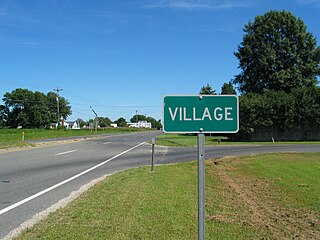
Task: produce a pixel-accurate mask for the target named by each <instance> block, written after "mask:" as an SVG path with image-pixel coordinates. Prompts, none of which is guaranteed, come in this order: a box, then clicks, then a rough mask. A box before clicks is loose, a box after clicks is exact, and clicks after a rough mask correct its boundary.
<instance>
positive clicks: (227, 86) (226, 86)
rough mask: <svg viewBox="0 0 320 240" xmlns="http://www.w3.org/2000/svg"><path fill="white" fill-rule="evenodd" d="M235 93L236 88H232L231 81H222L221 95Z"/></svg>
mask: <svg viewBox="0 0 320 240" xmlns="http://www.w3.org/2000/svg"><path fill="white" fill-rule="evenodd" d="M235 94H237V92H236V90H234V88H233V85H232V83H231V82H229V83H224V84H223V86H222V87H221V95H235Z"/></svg>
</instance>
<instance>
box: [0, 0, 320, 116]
mask: <svg viewBox="0 0 320 240" xmlns="http://www.w3.org/2000/svg"><path fill="white" fill-rule="evenodd" d="M275 9H278V10H287V11H290V12H292V13H293V14H294V15H295V16H297V17H300V18H302V19H303V20H304V22H305V24H306V25H307V27H308V31H310V32H312V33H313V34H314V35H315V37H316V38H317V40H318V45H319V41H320V40H319V39H320V28H319V23H320V14H319V12H320V0H290V1H285V0H284V1H279V0H272V1H253V0H247V1H246V0H244V1H233V0H230V1H228V0H226V1H223V0H221V1H214V0H149V1H147V0H130V1H129V0H126V1H125V0H121V1H119V0H118V1H116V0H114V1H113V0H108V1H103V0H101V1H98V0H97V1H83V0H61V1H59V0H48V1H43V0H32V1H22V0H20V1H16V0H0V49H1V50H0V97H1V98H2V97H3V94H5V93H6V92H11V91H12V90H14V89H16V88H27V89H29V90H32V91H41V92H44V93H47V92H49V91H52V90H53V89H54V88H57V87H59V88H62V89H63V91H61V96H63V97H65V98H66V99H67V100H68V101H69V102H70V103H71V106H72V110H73V114H72V115H71V116H70V117H69V120H75V119H77V118H82V119H85V120H87V119H89V118H93V117H94V115H93V113H92V111H91V109H90V107H89V106H92V107H93V108H94V109H95V111H96V112H97V113H98V114H99V115H100V116H103V117H109V118H111V119H112V120H116V119H117V118H119V117H124V118H126V119H127V120H129V119H130V118H131V117H132V116H133V115H134V114H135V113H136V110H138V113H139V114H145V115H148V116H152V117H154V118H156V119H160V118H161V116H162V99H163V96H164V95H168V94H198V92H199V90H200V88H201V86H203V85H206V84H207V83H209V84H210V85H211V86H212V87H213V88H214V89H217V91H218V92H219V91H220V90H221V86H222V84H223V83H224V82H229V81H230V80H231V79H232V78H233V76H234V75H236V74H237V73H239V69H238V61H237V59H236V58H235V57H234V55H233V52H234V51H236V50H237V46H238V45H239V44H240V42H241V41H242V36H243V27H244V25H245V24H246V23H248V21H250V20H251V21H252V20H253V19H254V17H255V16H257V15H262V14H264V13H265V12H267V11H269V10H275ZM0 103H1V101H0Z"/></svg>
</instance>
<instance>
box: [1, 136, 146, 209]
mask: <svg viewBox="0 0 320 240" xmlns="http://www.w3.org/2000/svg"><path fill="white" fill-rule="evenodd" d="M143 144H145V142H142V143H139V144H138V145H136V146H134V147H132V148H129V149H128V150H125V151H123V152H121V153H119V154H117V155H115V156H113V157H112V158H109V159H107V160H106V161H104V162H102V163H99V164H98V165H96V166H93V167H91V168H89V169H87V170H85V171H83V172H81V173H78V174H77V175H75V176H73V177H71V178H68V179H66V180H64V181H62V182H60V183H57V184H56V185H53V186H51V187H49V188H47V189H45V190H43V191H41V192H38V193H36V194H34V195H32V196H30V197H28V198H25V199H23V200H21V201H19V202H17V203H15V204H12V205H11V206H9V207H6V208H4V209H2V210H0V215H2V214H4V213H6V212H8V211H10V210H12V209H14V208H16V207H19V206H21V205H22V204H25V203H27V202H29V201H31V200H33V199H35V198H37V197H39V196H41V195H43V194H45V193H47V192H50V191H52V190H54V189H56V188H58V187H60V186H62V185H64V184H66V183H68V182H70V181H72V180H74V179H76V178H79V177H81V176H82V175H84V174H86V173H88V172H91V171H93V170H95V169H97V168H98V167H101V166H103V165H104V164H106V163H108V162H110V161H111V160H113V159H116V158H118V157H120V156H122V155H123V154H126V153H127V152H130V151H132V150H133V149H135V148H137V147H140V146H141V145H143Z"/></svg>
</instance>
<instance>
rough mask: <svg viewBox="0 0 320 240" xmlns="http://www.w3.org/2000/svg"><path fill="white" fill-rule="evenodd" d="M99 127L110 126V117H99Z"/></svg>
mask: <svg viewBox="0 0 320 240" xmlns="http://www.w3.org/2000/svg"><path fill="white" fill-rule="evenodd" d="M99 119H100V127H110V124H111V123H112V121H111V119H110V118H108V117H100V118H99Z"/></svg>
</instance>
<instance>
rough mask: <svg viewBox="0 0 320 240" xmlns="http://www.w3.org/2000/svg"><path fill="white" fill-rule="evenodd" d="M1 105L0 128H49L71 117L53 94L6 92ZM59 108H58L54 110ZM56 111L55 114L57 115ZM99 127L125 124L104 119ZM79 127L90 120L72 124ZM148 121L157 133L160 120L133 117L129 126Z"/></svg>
mask: <svg viewBox="0 0 320 240" xmlns="http://www.w3.org/2000/svg"><path fill="white" fill-rule="evenodd" d="M2 100H3V102H4V104H3V105H0V128H3V127H7V128H17V127H23V128H49V127H50V124H51V123H56V122H58V119H59V123H60V121H61V120H62V119H64V120H66V119H67V118H68V116H70V115H71V114H72V109H71V105H70V103H69V102H68V100H67V99H65V98H64V97H62V96H59V95H58V94H57V93H55V92H48V93H47V94H45V93H42V92H39V91H35V92H33V91H30V90H28V89H22V88H17V89H15V90H13V91H12V92H7V93H5V94H4V96H3V99H2ZM58 106H59V108H58ZM58 110H59V112H58ZM98 120H99V126H100V127H110V126H111V124H112V123H116V124H117V125H118V126H119V127H126V126H127V121H126V119H124V118H123V117H120V118H118V119H117V120H115V121H114V122H113V121H112V120H111V119H110V118H108V117H99V119H98ZM76 121H77V122H78V123H79V124H80V126H81V127H83V126H89V125H90V123H93V122H94V121H95V120H94V119H89V120H88V121H84V120H82V119H81V118H79V119H77V120H76ZM136 121H148V122H150V123H151V126H152V128H156V129H160V128H161V127H162V125H161V120H158V121H157V120H156V119H154V118H152V117H149V116H145V115H134V116H133V117H132V118H131V122H136Z"/></svg>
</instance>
